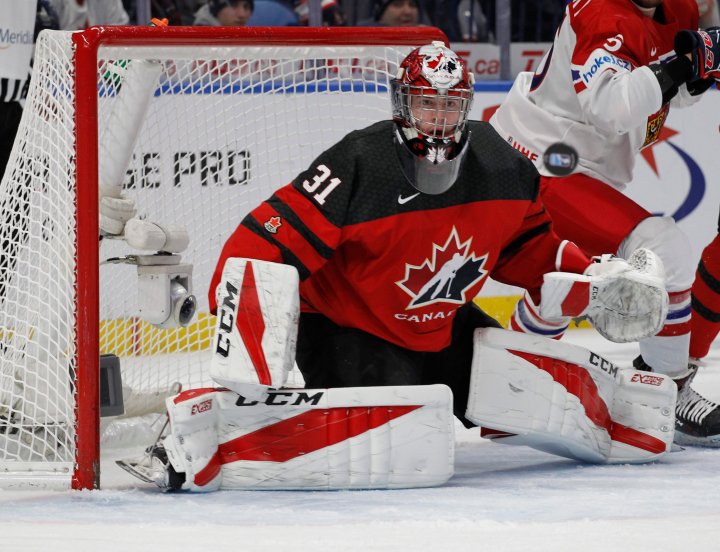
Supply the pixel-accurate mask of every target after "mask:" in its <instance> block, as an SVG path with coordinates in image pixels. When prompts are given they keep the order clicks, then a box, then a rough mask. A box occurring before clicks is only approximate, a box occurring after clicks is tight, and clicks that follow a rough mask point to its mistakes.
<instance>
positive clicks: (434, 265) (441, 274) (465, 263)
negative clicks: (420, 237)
mask: <svg viewBox="0 0 720 552" xmlns="http://www.w3.org/2000/svg"><path fill="white" fill-rule="evenodd" d="M471 243H472V238H470V239H468V240H467V241H465V242H462V243H461V241H460V237H459V236H458V232H457V230H456V229H455V227H454V226H453V229H452V231H451V232H450V236H448V239H447V241H446V242H445V244H444V245H442V246H440V245H437V244H435V243H434V244H433V249H432V254H431V255H430V257H429V258H427V259H425V260H424V261H423V262H422V263H420V264H419V265H413V264H410V263H405V278H404V279H403V280H400V281H398V282H395V283H396V284H397V285H398V286H400V288H401V289H402V290H403V291H404V292H405V293H407V294H408V295H409V296H410V297H412V300H411V301H410V303H409V304H408V306H407V307H406V308H407V309H415V308H418V307H425V306H427V305H430V304H432V303H454V304H460V305H462V304H465V303H466V302H467V301H468V300H469V299H470V298H469V297H466V296H465V294H466V292H467V290H468V289H470V288H471V287H472V286H474V285H475V284H477V283H478V282H479V281H480V280H482V279H483V278H484V277H485V276H486V275H487V273H488V272H487V270H485V269H484V266H485V262H486V261H487V257H488V256H487V253H486V254H484V255H481V256H480V257H477V256H476V255H475V253H474V252H471V251H470V245H471Z"/></svg>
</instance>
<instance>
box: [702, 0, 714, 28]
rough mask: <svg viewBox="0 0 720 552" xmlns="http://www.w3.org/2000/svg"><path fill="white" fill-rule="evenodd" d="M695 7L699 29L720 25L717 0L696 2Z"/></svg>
mask: <svg viewBox="0 0 720 552" xmlns="http://www.w3.org/2000/svg"><path fill="white" fill-rule="evenodd" d="M697 5H698V13H699V15H700V28H701V29H707V28H708V27H717V26H718V25H720V15H718V3H717V0H697Z"/></svg>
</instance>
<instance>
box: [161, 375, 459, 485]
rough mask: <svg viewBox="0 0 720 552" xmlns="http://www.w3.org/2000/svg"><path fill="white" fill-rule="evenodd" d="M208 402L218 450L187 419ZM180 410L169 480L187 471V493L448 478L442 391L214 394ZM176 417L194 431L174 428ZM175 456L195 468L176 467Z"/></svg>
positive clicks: (450, 447) (448, 421)
mask: <svg viewBox="0 0 720 552" xmlns="http://www.w3.org/2000/svg"><path fill="white" fill-rule="evenodd" d="M182 395H183V394H181V395H180V396H179V397H182ZM208 400H211V405H210V407H209V409H210V410H212V411H213V412H215V414H214V415H215V416H216V422H217V425H216V427H215V431H216V433H217V436H218V439H217V442H216V443H214V442H212V440H209V439H208V438H207V437H206V436H205V434H204V433H203V431H204V427H205V426H204V425H203V424H202V423H198V422H197V421H196V419H192V418H193V415H192V412H193V411H197V410H200V409H202V410H203V414H207V412H209V411H210V410H205V409H206V408H208V406H207V405H208V403H207V402H206V401H208ZM180 404H183V408H182V410H180V409H179V404H178V401H177V400H176V401H170V400H169V401H168V406H169V408H172V409H174V411H175V414H174V415H172V416H171V427H172V432H173V439H172V442H173V443H174V446H175V450H174V451H172V455H171V451H170V450H168V457H169V458H170V459H171V462H172V464H173V467H174V468H175V470H176V471H182V470H183V468H185V469H187V471H186V483H185V485H184V486H183V488H184V489H185V488H187V489H190V490H208V488H209V483H208V482H211V483H210V484H212V485H217V484H219V485H220V488H222V489H240V490H242V489H317V490H326V489H327V490H332V489H394V488H412V487H430V486H435V485H441V484H443V483H445V482H446V481H447V480H448V479H449V478H450V477H451V476H452V474H453V466H454V442H455V439H454V433H453V432H454V429H453V428H454V418H453V414H452V394H451V392H450V389H449V388H448V387H446V386H444V385H430V386H408V387H362V388H360V387H352V388H342V389H279V390H271V391H269V392H268V393H267V394H266V395H265V396H264V397H263V398H262V400H249V399H248V398H247V397H244V396H242V395H238V394H237V393H233V392H231V391H217V392H215V393H214V394H212V397H208V396H207V395H204V394H199V395H198V396H196V397H190V398H189V399H187V400H182V401H180ZM201 405H205V406H201ZM180 415H182V416H183V417H184V420H188V421H187V424H192V427H191V426H189V425H187V424H186V423H184V422H182V423H178V422H179V421H180ZM198 427H199V429H198ZM182 428H184V429H182ZM188 428H190V430H188ZM181 429H182V431H183V432H182V434H181V433H179V432H180V431H181ZM166 441H167V439H166ZM215 444H217V446H215ZM175 457H178V458H187V457H189V458H191V459H192V460H191V461H188V462H186V465H185V466H183V465H182V462H178V463H177V465H176V462H175V460H174V458H175ZM208 457H210V458H208ZM200 459H202V461H201V460H200ZM206 459H207V461H205V460H206Z"/></svg>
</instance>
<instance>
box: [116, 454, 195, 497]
mask: <svg viewBox="0 0 720 552" xmlns="http://www.w3.org/2000/svg"><path fill="white" fill-rule="evenodd" d="M115 463H116V464H117V465H118V466H120V467H121V468H122V469H124V470H125V471H126V472H128V473H129V474H130V475H132V476H134V477H137V478H138V479H139V480H140V481H144V482H145V483H153V484H155V485H157V486H158V487H160V488H161V489H162V490H163V491H176V490H178V489H180V488H181V487H182V484H183V483H184V482H185V477H184V474H178V473H177V472H176V471H175V470H174V469H173V467H172V466H171V465H170V462H169V461H168V457H167V452H166V451H165V447H163V445H162V444H161V443H155V444H154V445H152V446H149V447H148V448H147V449H145V453H144V454H143V455H142V456H138V457H136V458H127V459H124V460H116V461H115Z"/></svg>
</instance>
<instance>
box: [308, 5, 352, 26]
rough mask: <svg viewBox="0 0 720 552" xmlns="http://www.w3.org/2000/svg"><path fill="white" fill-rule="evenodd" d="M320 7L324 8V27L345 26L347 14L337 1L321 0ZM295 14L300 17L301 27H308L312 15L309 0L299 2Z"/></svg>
mask: <svg viewBox="0 0 720 552" xmlns="http://www.w3.org/2000/svg"><path fill="white" fill-rule="evenodd" d="M320 7H321V8H322V25H323V26H324V27H336V26H339V25H345V23H346V18H345V14H344V13H343V11H342V9H341V8H340V6H339V5H338V3H337V1H336V0H321V2H320ZM295 13H297V15H298V20H299V22H300V25H307V24H308V23H309V15H310V2H309V0H298V1H297V3H296V5H295Z"/></svg>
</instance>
